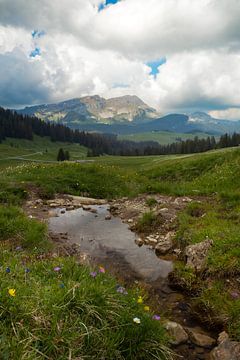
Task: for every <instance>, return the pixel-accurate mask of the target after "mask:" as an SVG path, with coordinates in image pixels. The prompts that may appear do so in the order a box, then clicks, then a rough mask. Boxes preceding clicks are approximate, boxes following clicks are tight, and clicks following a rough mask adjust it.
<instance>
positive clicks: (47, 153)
mask: <svg viewBox="0 0 240 360" xmlns="http://www.w3.org/2000/svg"><path fill="white" fill-rule="evenodd" d="M60 148H63V149H64V151H66V150H68V151H69V153H70V160H73V161H74V160H79V159H83V158H85V157H86V155H87V149H86V148H85V147H84V146H80V145H79V144H71V143H67V142H60V141H56V142H53V141H51V140H50V139H49V138H48V137H40V136H36V135H35V136H34V138H33V140H26V139H14V138H7V139H6V140H4V141H3V142H2V143H1V144H0V169H2V168H3V167H7V166H9V165H10V164H11V166H15V165H19V164H20V163H25V162H28V161H31V160H34V161H40V162H48V161H56V160H57V154H58V151H59V149H60Z"/></svg>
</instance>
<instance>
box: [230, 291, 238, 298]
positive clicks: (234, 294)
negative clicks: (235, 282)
mask: <svg viewBox="0 0 240 360" xmlns="http://www.w3.org/2000/svg"><path fill="white" fill-rule="evenodd" d="M231 297H232V298H233V299H239V297H240V294H239V293H238V292H235V291H233V292H231Z"/></svg>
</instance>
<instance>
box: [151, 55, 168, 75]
mask: <svg viewBox="0 0 240 360" xmlns="http://www.w3.org/2000/svg"><path fill="white" fill-rule="evenodd" d="M166 62H167V59H166V58H165V57H163V58H161V59H159V60H153V61H148V62H147V63H146V65H147V66H149V67H150V68H151V69H152V70H151V72H150V75H153V76H154V78H156V77H157V74H159V67H160V66H161V65H163V64H165V63H166Z"/></svg>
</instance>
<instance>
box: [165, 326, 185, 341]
mask: <svg viewBox="0 0 240 360" xmlns="http://www.w3.org/2000/svg"><path fill="white" fill-rule="evenodd" d="M164 327H165V329H166V330H167V332H168V334H169V335H170V337H171V338H172V339H171V340H170V342H171V343H172V344H173V345H180V344H183V343H185V342H187V341H188V334H187V332H186V331H185V330H184V329H183V327H182V326H181V325H180V324H178V323H176V322H173V321H168V322H167V323H166V324H165V325H164Z"/></svg>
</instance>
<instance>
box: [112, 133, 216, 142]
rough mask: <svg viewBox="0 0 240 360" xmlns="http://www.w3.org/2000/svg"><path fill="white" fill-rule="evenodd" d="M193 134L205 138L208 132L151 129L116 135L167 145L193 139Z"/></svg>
mask: <svg viewBox="0 0 240 360" xmlns="http://www.w3.org/2000/svg"><path fill="white" fill-rule="evenodd" d="M195 136H198V137H199V138H200V139H203V138H207V137H208V136H210V135H208V134H206V133H195V134H186V133H175V132H171V131H152V132H145V133H140V134H130V135H120V136H118V138H119V140H131V141H157V142H158V143H159V144H161V145H168V144H172V143H174V142H177V141H179V140H180V139H181V140H182V141H185V140H188V139H194V137H195Z"/></svg>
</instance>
